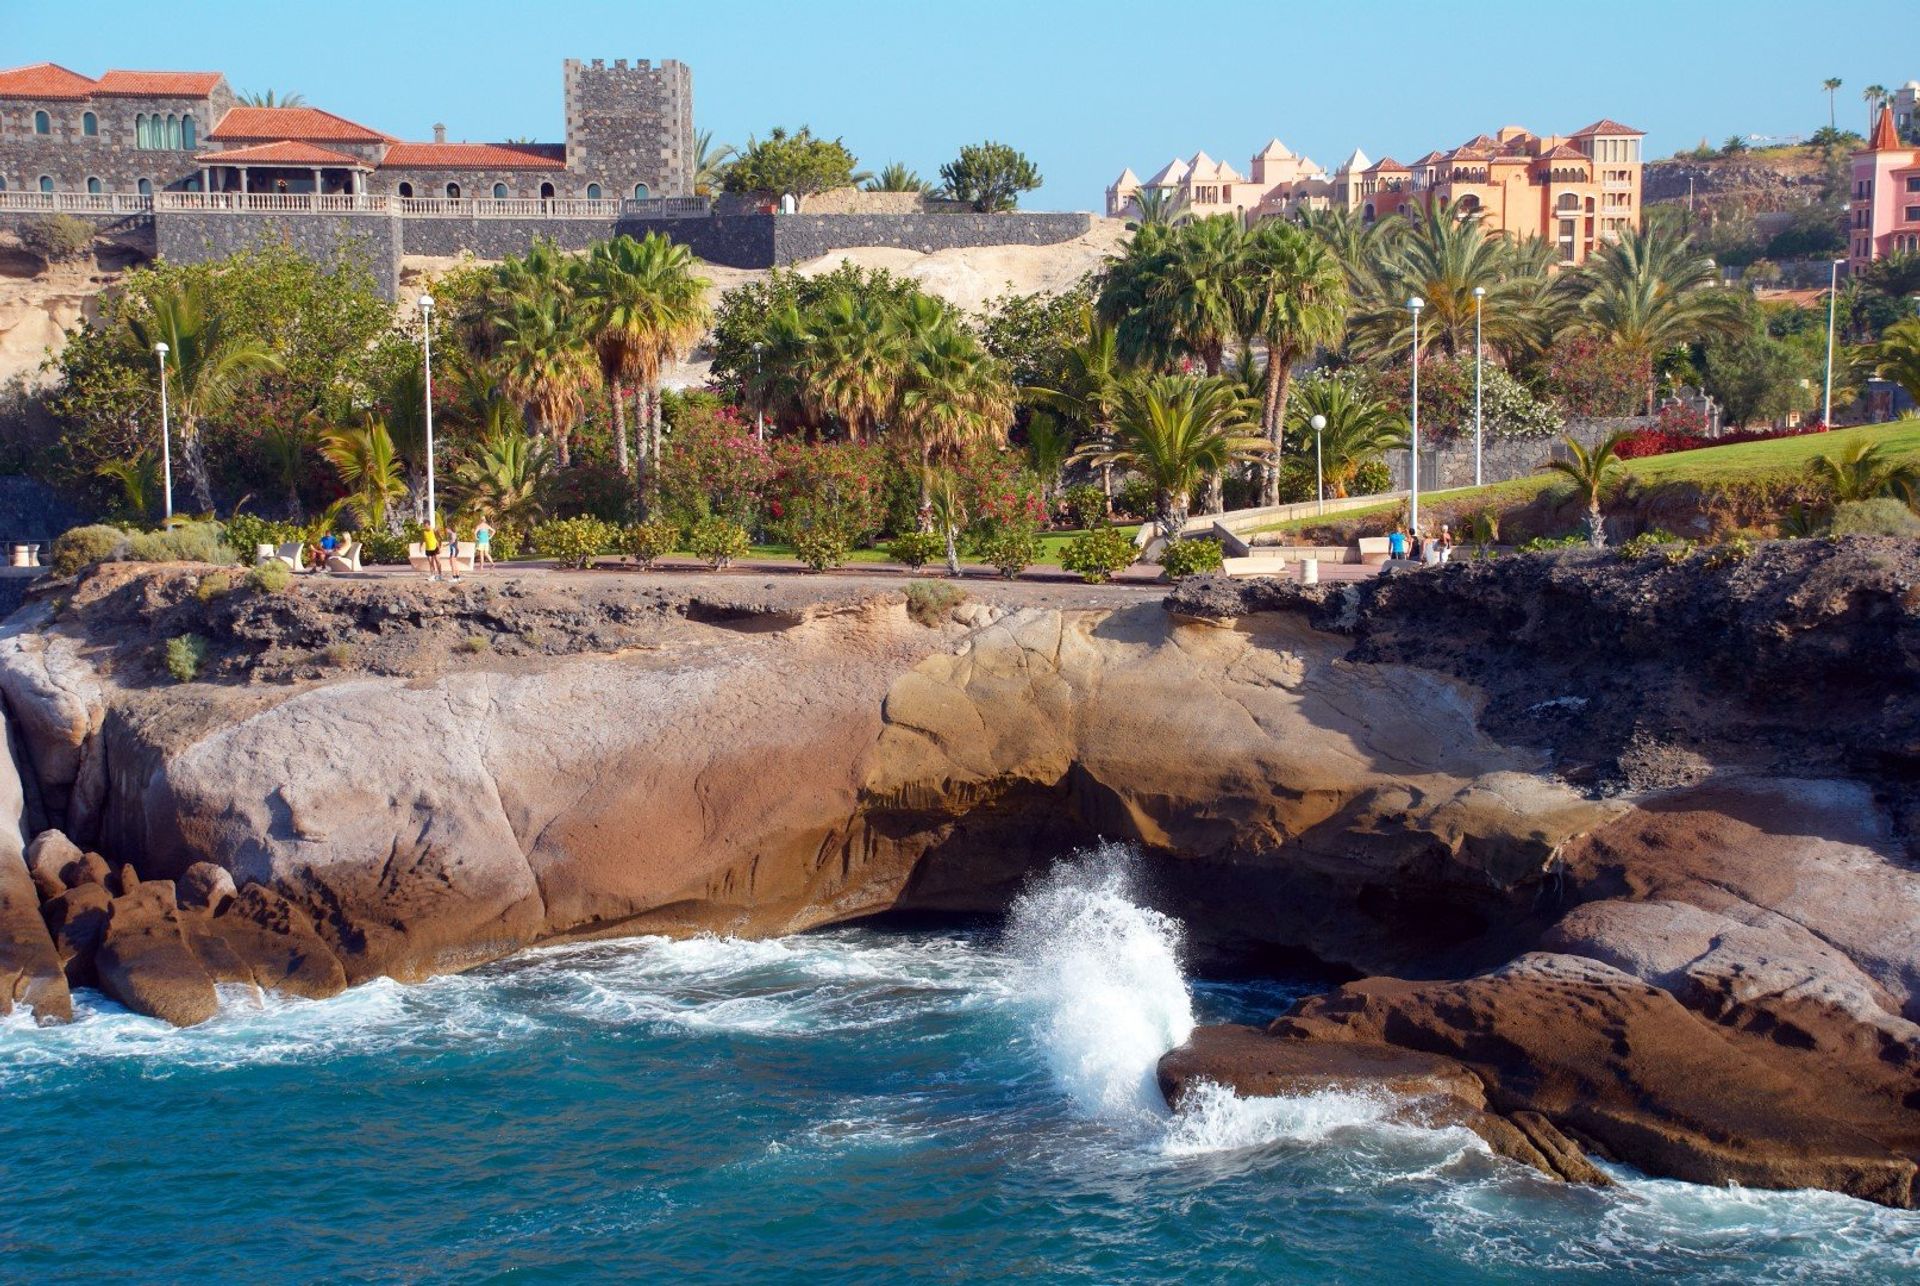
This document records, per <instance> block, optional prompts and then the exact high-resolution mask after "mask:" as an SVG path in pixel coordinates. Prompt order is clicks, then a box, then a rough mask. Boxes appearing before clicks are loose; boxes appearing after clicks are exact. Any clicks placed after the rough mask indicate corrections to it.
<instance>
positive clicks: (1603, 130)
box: [1572, 118, 1647, 138]
mask: <svg viewBox="0 0 1920 1286" xmlns="http://www.w3.org/2000/svg"><path fill="white" fill-rule="evenodd" d="M1589 134H1631V135H1632V136H1633V137H1635V138H1645V137H1646V134H1647V132H1646V131H1645V130H1643V129H1635V128H1634V127H1633V126H1631V125H1622V124H1621V123H1620V122H1619V121H1613V120H1606V119H1604V118H1603V119H1601V120H1597V121H1595V122H1594V123H1593V124H1591V125H1589V126H1587V127H1586V128H1585V129H1577V130H1575V131H1574V132H1573V134H1572V137H1574V138H1585V137H1587V135H1589Z"/></svg>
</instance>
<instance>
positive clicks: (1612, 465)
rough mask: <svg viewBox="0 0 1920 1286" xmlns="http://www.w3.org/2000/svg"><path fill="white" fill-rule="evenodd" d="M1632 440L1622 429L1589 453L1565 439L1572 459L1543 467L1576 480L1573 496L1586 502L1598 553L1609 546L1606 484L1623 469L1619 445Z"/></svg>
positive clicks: (1590, 538)
mask: <svg viewBox="0 0 1920 1286" xmlns="http://www.w3.org/2000/svg"><path fill="white" fill-rule="evenodd" d="M1630 436H1631V431H1630V430H1627V429H1622V430H1620V431H1619V432H1617V433H1610V434H1608V435H1607V436H1606V437H1605V438H1603V439H1601V441H1600V443H1599V444H1598V445H1597V446H1595V447H1594V448H1593V450H1591V451H1589V450H1587V448H1585V447H1584V446H1582V445H1580V442H1579V439H1577V438H1574V437H1572V436H1568V437H1565V438H1562V439H1561V441H1562V442H1564V443H1565V444H1566V447H1567V451H1568V453H1569V458H1567V459H1565V460H1549V461H1547V463H1545V464H1543V465H1541V466H1540V468H1541V469H1542V470H1552V471H1553V472H1555V473H1561V474H1565V475H1566V476H1567V477H1568V478H1571V479H1572V480H1573V487H1574V493H1575V494H1576V495H1579V496H1583V497H1585V499H1586V502H1587V543H1588V544H1590V545H1592V546H1593V547H1594V548H1595V549H1603V548H1605V547H1606V543H1607V526H1606V520H1605V519H1604V518H1602V517H1601V515H1600V495H1601V492H1603V491H1604V490H1605V489H1606V486H1607V483H1608V482H1609V481H1611V480H1612V478H1613V475H1614V474H1615V473H1617V472H1619V470H1620V468H1621V459H1620V444H1621V443H1622V442H1624V441H1626V440H1627V438H1628V437H1630Z"/></svg>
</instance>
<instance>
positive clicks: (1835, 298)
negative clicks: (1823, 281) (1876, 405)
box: [1820, 259, 1841, 429]
mask: <svg viewBox="0 0 1920 1286" xmlns="http://www.w3.org/2000/svg"><path fill="white" fill-rule="evenodd" d="M1840 263H1841V261H1840V260H1838V259H1835V260H1834V261H1833V267H1832V270H1831V271H1830V272H1829V273H1828V281H1827V391H1826V396H1825V398H1823V399H1822V402H1821V408H1820V427H1821V428H1823V429H1831V428H1832V427H1833V321H1834V315H1835V313H1836V311H1837V310H1838V308H1839V304H1840Z"/></svg>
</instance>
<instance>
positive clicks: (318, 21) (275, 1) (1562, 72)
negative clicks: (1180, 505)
mask: <svg viewBox="0 0 1920 1286" xmlns="http://www.w3.org/2000/svg"><path fill="white" fill-rule="evenodd" d="M1842 14H1844V18H1843V17H1842ZM1915 31H1916V27H1915V25H1914V22H1913V7H1912V0H1861V2H1859V3H1855V4H1852V5H1849V6H1847V7H1846V8H1845V9H1844V10H1830V9H1826V8H1824V7H1822V6H1819V5H1815V4H1809V3H1806V2H1805V0H1799V2H1798V3H1786V2H1783V0H1742V2H1739V3H1734V2H1731V0H1718V2H1716V3H1702V2H1701V0H1666V2H1665V3H1644V2H1642V0H1610V3H1607V4H1604V5H1587V6H1579V5H1574V6H1568V5H1547V4H1540V3H1535V4H1527V3H1510V2H1507V0H1483V2H1482V3H1480V4H1478V5H1462V4H1445V3H1439V2H1437V0H1436V2H1432V3H1412V2H1407V0H1346V2H1345V3H1328V2H1326V0H1322V2H1321V3H1318V4H1311V5H1306V4H1294V3H1286V2H1284V0H1268V2H1267V3H1239V2H1237V0H1212V2H1211V3H1203V4H1178V3H1168V0H1158V2H1156V3H1133V2H1132V0H1108V2H1107V3H1083V2H1082V0H1027V2H1026V3H1011V2H1008V0H948V3H945V4H940V5H928V4H923V3H916V2H915V0H901V2H900V3H897V4H873V3H852V2H851V0H710V2H709V3H705V4H701V3H687V2H686V0H677V2H675V3H656V2H653V0H646V2H641V0H545V3H540V0H465V2H464V3H458V4H451V3H449V4H440V3H433V4H427V3H420V2H418V0H329V2H328V3H324V4H323V3H312V2H311V0H245V2H243V0H165V2H164V3H161V4H155V3H153V0H139V2H134V0H66V2H65V3H55V2H52V0H38V2H30V0H0V66H15V65H18V64H21V63H28V62H38V61H40V60H42V59H51V60H53V61H55V62H59V63H63V64H65V65H67V66H70V67H72V68H73V69H74V70H76V71H81V72H85V73H87V74H89V75H95V74H98V73H99V72H100V71H102V70H104V69H106V68H108V67H129V68H139V69H153V68H168V69H180V70H203V69H204V70H220V71H224V72H226V73H227V75H228V77H229V79H230V80H231V81H232V82H233V84H234V86H235V87H236V88H238V89H241V90H250V89H264V88H268V87H272V88H275V89H278V90H282V91H285V90H289V89H297V90H299V91H301V92H303V93H305V94H306V96H307V98H308V100H309V101H310V102H312V103H313V104H314V105H316V106H322V107H327V108H329V109H331V110H334V111H337V112H340V113H341V114H342V115H345V116H350V117H353V118H354V119H356V120H360V121H362V122H364V123H365V124H368V125H372V126H375V127H376V128H380V129H384V130H386V131H388V132H390V133H394V134H398V135H400V136H402V137H407V138H427V137H429V136H430V135H429V131H430V129H431V127H432V125H433V123H434V122H435V121H445V122H446V123H447V126H448V137H450V138H455V139H462V138H464V139H474V140H480V139H499V138H506V137H515V136H521V135H533V136H535V137H538V138H541V139H558V138H560V137H561V135H562V128H561V105H560V61H561V59H563V58H566V57H570V56H571V57H580V58H595V57H601V58H608V59H612V58H616V57H625V58H642V57H648V58H656V59H658V58H678V59H680V60H681V61H683V62H686V63H688V64H690V65H691V66H692V67H693V71H694V111H695V117H696V124H697V126H698V127H700V128H708V129H712V130H713V131H714V132H715V133H716V135H717V136H718V137H720V138H722V139H726V140H731V141H744V139H745V137H746V136H747V135H748V134H749V133H751V132H761V133H764V132H765V130H766V129H767V127H768V126H771V125H777V124H788V125H800V124H803V123H804V124H811V125H812V126H813V127H814V129H815V130H816V131H819V132H824V133H828V134H839V135H841V136H843V137H844V138H845V139H846V141H847V144H848V145H849V146H850V147H852V148H853V149H854V151H855V153H856V154H857V155H858V156H859V157H860V158H861V160H862V163H863V164H864V165H866V166H868V167H870V168H872V169H875V170H877V169H879V168H880V166H881V165H883V164H885V163H886V162H887V161H890V160H902V161H905V162H907V163H908V164H910V165H912V166H914V167H915V168H916V169H918V170H919V171H920V172H921V173H922V174H924V175H926V176H928V177H930V178H931V177H933V176H934V175H935V172H936V171H937V170H938V168H939V165H940V163H941V162H942V161H944V160H947V159H949V158H951V156H952V155H953V153H954V152H955V151H956V150H957V149H958V148H959V146H960V145H961V144H963V143H966V142H973V141H977V140H979V139H981V138H987V137H992V138H999V139H1002V140H1005V141H1007V142H1010V143H1013V144H1015V145H1016V146H1018V147H1020V148H1022V149H1023V150H1025V151H1026V152H1027V153H1028V154H1029V155H1030V156H1032V157H1033V158H1034V160H1035V162H1036V163H1037V164H1038V165H1039V167H1040V170H1041V172H1042V174H1043V175H1044V176H1045V178H1046V186H1045V187H1044V188H1043V189H1042V190H1041V191H1040V192H1038V193H1036V194H1034V195H1033V196H1032V197H1030V198H1028V200H1027V204H1029V205H1031V206H1034V207H1036V208H1056V209H1090V208H1095V207H1097V206H1098V204H1099V202H1100V200H1101V192H1102V189H1103V188H1104V187H1105V186H1106V184H1107V183H1108V182H1109V181H1110V180H1111V179H1112V178H1113V177H1114V176H1115V175H1116V174H1118V173H1119V172H1120V168H1121V167H1122V166H1123V165H1132V166H1133V167H1134V168H1135V169H1137V170H1139V171H1140V173H1142V174H1143V175H1144V174H1147V173H1150V172H1151V171H1152V169H1154V168H1157V167H1158V166H1159V165H1161V164H1162V163H1164V162H1165V161H1166V160H1167V158H1168V157H1170V156H1172V155H1174V154H1176V153H1178V154H1181V155H1191V154H1192V153H1193V151H1194V150H1196V149H1199V148H1204V149H1206V150H1207V151H1208V152H1210V153H1211V154H1212V155H1214V156H1215V157H1218V158H1222V159H1226V160H1230V161H1232V162H1233V163H1234V164H1235V165H1237V166H1239V167H1240V168H1242V169H1243V170H1244V169H1245V166H1246V159H1247V157H1248V156H1249V155H1251V154H1252V153H1253V151H1254V150H1255V149H1256V148H1258V147H1259V146H1260V145H1261V144H1262V143H1264V142H1265V141H1266V140H1267V138H1268V137H1270V136H1273V135H1278V136H1279V137H1280V138H1281V139H1282V140H1283V141H1285V142H1286V143H1287V144H1288V145H1289V146H1290V147H1292V148H1293V149H1294V150H1295V151H1304V152H1305V153H1306V154H1307V155H1309V156H1312V157H1313V158H1314V159H1316V160H1318V161H1320V162H1321V163H1322V164H1324V165H1327V166H1332V165H1334V164H1336V163H1337V162H1338V161H1339V159H1340V158H1341V157H1343V156H1345V155H1346V154H1347V153H1348V152H1349V151H1351V150H1352V149H1353V148H1354V147H1355V146H1356V145H1357V146H1360V147H1363V148H1365V149H1366V150H1367V152H1368V154H1369V155H1370V156H1372V157H1374V158H1375V159H1378V158H1379V157H1380V156H1381V155H1382V154H1389V155H1393V156H1396V157H1398V158H1399V159H1400V160H1402V161H1406V160H1410V159H1412V158H1413V157H1415V156H1418V155H1420V154H1421V153H1423V152H1425V151H1426V150H1427V149H1428V148H1430V147H1435V146H1450V145H1453V144H1456V143H1459V142H1461V141H1463V140H1465V139H1467V138H1469V137H1471V136H1472V135H1474V134H1477V133H1479V132H1481V131H1482V130H1487V131H1491V130H1492V129H1494V128H1496V127H1498V126H1500V125H1504V124H1509V123H1512V124H1523V125H1526V126H1527V127H1529V128H1531V129H1534V130H1536V131H1540V132H1553V131H1558V132H1565V131H1570V130H1574V129H1578V128H1579V127H1580V126H1582V125H1585V124H1587V123H1588V122H1589V121H1591V120H1594V119H1596V118H1598V117H1601V116H1611V117H1613V118H1615V119H1617V120H1621V121H1624V122H1626V123H1627V124H1629V125H1633V126H1636V127H1638V128H1640V129H1643V130H1646V131H1647V133H1648V135H1649V138H1648V149H1649V155H1654V156H1661V155H1666V154H1667V153H1669V152H1671V151H1673V150H1674V149H1675V148H1677V147H1684V146H1691V145H1692V144H1693V143H1695V142H1696V141H1698V140H1699V139H1700V138H1701V137H1702V136H1705V137H1707V138H1710V139H1713V140H1714V141H1716V142H1717V141H1719V140H1721V139H1723V138H1725V137H1726V136H1727V135H1728V134H1732V133H1735V132H1740V133H1748V132H1754V133H1762V134H1783V133H1791V132H1796V131H1799V132H1804V131H1806V130H1810V129H1812V128H1814V127H1816V126H1818V125H1821V124H1824V123H1825V120H1826V99H1825V96H1824V95H1823V94H1822V93H1821V92H1820V88H1819V84H1820V81H1821V80H1823V79H1824V78H1825V77H1827V76H1839V77H1840V78H1841V79H1842V80H1844V81H1845V82H1846V87H1845V88H1844V89H1843V90H1842V91H1841V92H1840V96H1839V116H1840V121H1841V123H1842V124H1843V125H1851V126H1853V127H1854V128H1860V127H1861V126H1862V123H1863V121H1864V118H1865V112H1866V109H1865V106H1864V104H1863V103H1862V102H1861V99H1860V90H1861V89H1862V88H1864V87H1865V86H1867V85H1868V84H1872V83H1875V82H1877V83H1880V84H1884V85H1889V86H1897V85H1899V84H1901V83H1902V82H1904V81H1906V80H1908V79H1912V78H1920V40H1915V39H1914V38H1913V36H1914V33H1915ZM1874 33H1878V35H1877V36H1876V35H1875V34H1874ZM1490 67H1491V68H1501V69H1503V72H1502V74H1501V75H1499V76H1490V75H1482V74H1481V69H1483V68H1490Z"/></svg>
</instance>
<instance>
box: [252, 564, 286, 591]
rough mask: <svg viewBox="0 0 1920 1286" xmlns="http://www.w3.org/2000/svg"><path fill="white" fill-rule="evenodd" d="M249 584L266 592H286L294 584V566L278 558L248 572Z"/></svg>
mask: <svg viewBox="0 0 1920 1286" xmlns="http://www.w3.org/2000/svg"><path fill="white" fill-rule="evenodd" d="M247 584H248V585H249V586H251V587H252V588H254V589H257V590H259V591H261V592H262V593H265V594H284V593H286V592H287V590H288V589H289V588H291V587H292V585H293V568H291V567H289V566H287V565H286V564H285V563H283V562H281V561H280V560H279V559H278V558H276V559H274V560H273V561H272V562H266V563H261V564H260V565H259V566H258V567H256V568H254V569H253V570H252V571H250V572H248V573H247Z"/></svg>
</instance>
